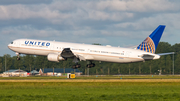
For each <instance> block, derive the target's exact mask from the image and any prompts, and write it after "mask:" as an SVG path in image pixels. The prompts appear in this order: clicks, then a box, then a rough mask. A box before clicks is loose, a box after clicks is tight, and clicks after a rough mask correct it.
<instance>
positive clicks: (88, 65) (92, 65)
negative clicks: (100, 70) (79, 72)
mask: <svg viewBox="0 0 180 101" xmlns="http://www.w3.org/2000/svg"><path fill="white" fill-rule="evenodd" d="M86 67H87V68H91V67H95V64H94V63H91V64H87V65H86Z"/></svg>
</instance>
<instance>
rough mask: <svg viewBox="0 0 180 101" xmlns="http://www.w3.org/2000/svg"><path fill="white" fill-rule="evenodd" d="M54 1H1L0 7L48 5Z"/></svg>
mask: <svg viewBox="0 0 180 101" xmlns="http://www.w3.org/2000/svg"><path fill="white" fill-rule="evenodd" d="M52 1H53V0H0V5H14V4H28V5H31V4H42V3H45V4H48V3H51V2H52Z"/></svg>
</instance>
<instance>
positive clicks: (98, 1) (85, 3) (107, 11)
mask: <svg viewBox="0 0 180 101" xmlns="http://www.w3.org/2000/svg"><path fill="white" fill-rule="evenodd" d="M179 5H180V1H178V0H38V1H37V0H36V1H35V0H30V1H29V0H0V22H1V23H0V35H1V36H3V37H1V38H0V39H1V42H2V43H5V44H2V43H1V44H0V47H3V52H2V53H1V54H4V53H5V50H8V49H7V44H8V43H9V42H11V41H12V40H14V39H19V38H31V39H43V40H57V41H65V42H78V43H89V44H91V43H100V44H103V45H106V44H111V45H112V46H119V45H120V46H123V45H132V44H135V45H136V44H139V43H140V42H141V41H142V40H144V39H145V38H146V37H147V36H148V35H149V34H150V33H151V32H152V31H153V30H154V29H155V28H156V27H157V26H158V25H160V24H164V25H166V26H167V27H166V29H165V32H164V35H163V38H162V40H164V41H167V42H170V43H175V42H178V40H179V39H178V38H177V37H176V36H179V32H180V26H179V24H180V22H179V18H180V12H179V11H180V6H179ZM127 40H130V41H127Z"/></svg>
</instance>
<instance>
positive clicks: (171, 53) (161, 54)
mask: <svg viewBox="0 0 180 101" xmlns="http://www.w3.org/2000/svg"><path fill="white" fill-rule="evenodd" d="M169 54H175V52H169V53H159V54H157V55H160V56H162V55H169Z"/></svg>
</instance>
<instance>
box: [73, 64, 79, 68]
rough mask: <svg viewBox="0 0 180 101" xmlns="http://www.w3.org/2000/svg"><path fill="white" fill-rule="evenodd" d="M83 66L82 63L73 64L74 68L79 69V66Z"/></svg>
mask: <svg viewBox="0 0 180 101" xmlns="http://www.w3.org/2000/svg"><path fill="white" fill-rule="evenodd" d="M80 67H81V65H80V64H75V65H73V67H72V68H73V69H77V68H80Z"/></svg>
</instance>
